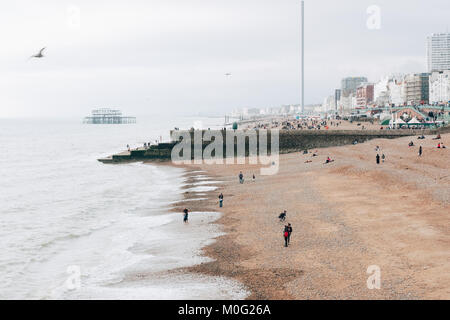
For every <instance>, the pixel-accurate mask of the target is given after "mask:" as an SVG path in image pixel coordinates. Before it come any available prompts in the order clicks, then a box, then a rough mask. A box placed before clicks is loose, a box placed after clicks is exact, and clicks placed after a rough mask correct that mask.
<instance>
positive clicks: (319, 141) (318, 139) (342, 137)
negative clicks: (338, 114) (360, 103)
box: [99, 126, 450, 163]
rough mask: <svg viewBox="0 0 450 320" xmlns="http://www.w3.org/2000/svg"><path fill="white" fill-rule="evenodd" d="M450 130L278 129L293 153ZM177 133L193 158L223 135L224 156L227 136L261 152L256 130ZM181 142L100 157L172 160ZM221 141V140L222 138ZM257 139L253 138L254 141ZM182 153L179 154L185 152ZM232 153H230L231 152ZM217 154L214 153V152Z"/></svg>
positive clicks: (281, 141) (282, 149)
mask: <svg viewBox="0 0 450 320" xmlns="http://www.w3.org/2000/svg"><path fill="white" fill-rule="evenodd" d="M448 132H450V127H449V126H447V127H444V128H440V129H431V130H430V129H427V130H407V129H405V130H330V131H326V130H323V131H320V130H314V131H306V130H304V131H303V130H280V131H279V133H278V134H279V152H280V153H291V152H299V151H303V150H309V149H316V148H326V147H336V146H343V145H348V144H353V143H355V142H357V143H364V142H366V141H369V140H372V139H395V138H400V137H406V136H419V135H422V134H423V135H436V134H438V133H448ZM173 133H176V134H178V135H179V136H181V135H183V134H184V135H185V138H188V137H189V136H190V140H191V158H192V159H193V158H194V154H195V152H197V153H198V152H202V151H203V150H204V149H205V148H206V147H207V146H208V145H210V144H211V143H212V142H214V141H215V138H214V135H221V136H222V138H221V139H222V141H223V150H222V152H223V155H224V157H225V156H228V157H230V156H232V155H231V154H227V149H226V144H225V142H226V141H227V138H229V139H230V140H231V139H232V140H231V141H233V140H234V152H233V155H234V156H236V155H237V154H238V148H237V144H238V141H239V140H240V139H242V140H241V141H245V156H248V155H249V145H250V144H251V143H252V142H251V141H252V138H251V137H252V136H254V137H257V139H256V141H257V147H256V149H257V150H258V151H257V152H258V153H259V152H260V145H259V142H260V139H259V138H260V132H259V131H257V130H246V131H243V130H236V131H233V130H222V131H209V132H208V131H207V130H203V131H201V132H200V131H196V132H194V131H188V132H187V131H179V132H176V131H175V132H174V131H172V132H171V135H172V134H173ZM206 133H207V134H209V135H210V136H211V135H212V136H213V138H212V139H208V141H206V140H203V139H202V138H200V140H198V137H203V136H204V135H205V134H206ZM195 136H196V137H197V140H198V141H200V142H201V143H200V145H201V146H202V147H201V148H202V150H200V151H199V150H195V149H194V141H195ZM271 136H272V133H271V131H270V130H268V131H267V139H266V140H264V141H267V143H266V145H267V150H268V151H269V153H270V149H271ZM179 141H182V138H179V139H177V141H176V142H175V141H174V142H170V143H160V144H158V145H154V146H151V147H150V148H148V149H138V150H132V151H130V153H127V154H125V153H122V154H117V155H113V156H112V157H110V158H107V159H99V161H101V162H104V163H119V162H124V161H139V160H155V161H168V160H170V159H171V154H172V149H173V148H174V147H175V145H176V144H177V143H178V142H179ZM219 141H220V140H219ZM253 141H254V140H253ZM182 153H183V152H181V154H180V155H182ZM229 153H231V152H229ZM212 155H213V156H215V154H214V152H213V153H212Z"/></svg>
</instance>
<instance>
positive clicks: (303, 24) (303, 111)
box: [302, 0, 305, 114]
mask: <svg viewBox="0 0 450 320" xmlns="http://www.w3.org/2000/svg"><path fill="white" fill-rule="evenodd" d="M304 113H305V1H304V0H302V114H304Z"/></svg>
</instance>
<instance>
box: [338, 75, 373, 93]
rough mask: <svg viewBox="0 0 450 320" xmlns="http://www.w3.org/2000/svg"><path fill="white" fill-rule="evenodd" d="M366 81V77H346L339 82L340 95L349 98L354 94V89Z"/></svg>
mask: <svg viewBox="0 0 450 320" xmlns="http://www.w3.org/2000/svg"><path fill="white" fill-rule="evenodd" d="M367 81H368V80H367V78H366V77H347V78H344V79H342V81H341V95H343V96H349V95H350V94H352V93H355V92H356V89H357V88H358V87H359V86H360V85H361V84H363V83H366V82H367Z"/></svg>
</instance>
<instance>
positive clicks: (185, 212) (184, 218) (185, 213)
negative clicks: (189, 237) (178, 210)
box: [183, 208, 189, 223]
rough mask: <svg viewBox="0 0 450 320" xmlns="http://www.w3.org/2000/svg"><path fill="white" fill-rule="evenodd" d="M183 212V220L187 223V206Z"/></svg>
mask: <svg viewBox="0 0 450 320" xmlns="http://www.w3.org/2000/svg"><path fill="white" fill-rule="evenodd" d="M183 212H184V216H183V222H184V223H187V222H188V218H189V210H188V209H187V208H184V210H183Z"/></svg>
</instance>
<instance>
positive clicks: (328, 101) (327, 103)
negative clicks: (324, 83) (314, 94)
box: [322, 95, 335, 112]
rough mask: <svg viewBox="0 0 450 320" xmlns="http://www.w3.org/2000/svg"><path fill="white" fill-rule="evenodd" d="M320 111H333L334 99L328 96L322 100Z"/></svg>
mask: <svg viewBox="0 0 450 320" xmlns="http://www.w3.org/2000/svg"><path fill="white" fill-rule="evenodd" d="M322 111H323V112H329V111H333V112H334V111H335V99H334V95H332V96H329V97H327V98H325V99H324V101H323V104H322Z"/></svg>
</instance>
